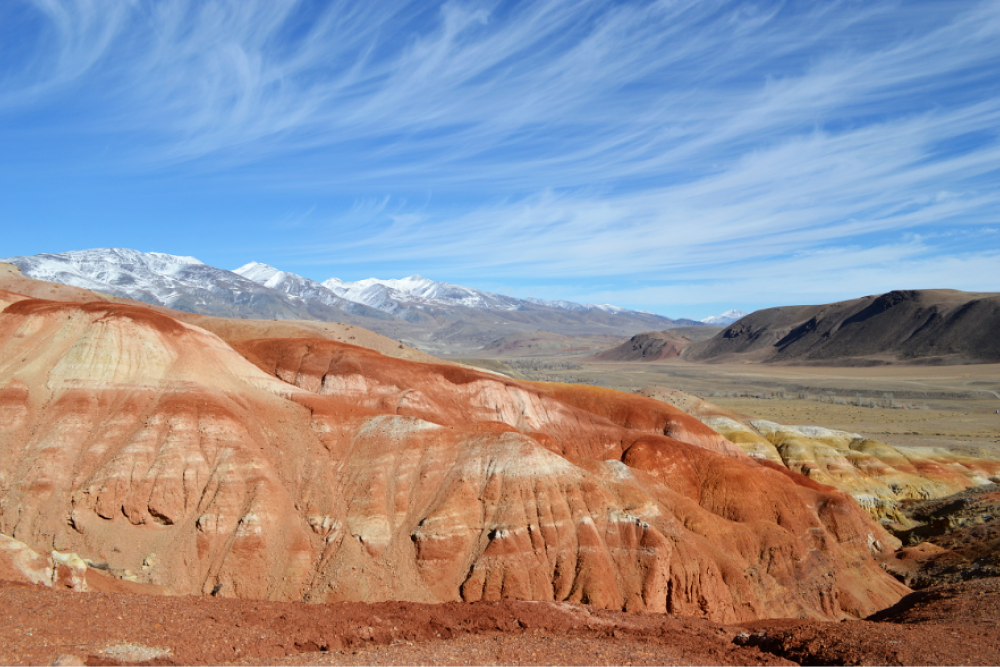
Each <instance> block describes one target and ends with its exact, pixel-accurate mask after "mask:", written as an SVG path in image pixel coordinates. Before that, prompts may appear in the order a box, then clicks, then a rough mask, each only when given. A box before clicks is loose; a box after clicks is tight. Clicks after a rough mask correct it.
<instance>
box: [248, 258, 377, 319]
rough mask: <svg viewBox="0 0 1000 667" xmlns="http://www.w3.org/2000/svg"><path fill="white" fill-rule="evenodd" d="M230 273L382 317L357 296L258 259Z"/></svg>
mask: <svg viewBox="0 0 1000 667" xmlns="http://www.w3.org/2000/svg"><path fill="white" fill-rule="evenodd" d="M233 273H235V274H237V275H239V276H243V277H244V278H246V279H247V280H252V281H254V282H255V283H257V284H259V285H263V286H264V287H269V288H271V289H274V290H278V291H279V292H284V293H285V294H288V295H289V296H294V297H298V298H299V299H303V300H305V301H315V302H317V303H322V304H325V305H327V306H333V307H334V308H340V309H341V310H346V311H347V312H350V313H356V314H358V315H365V316H368V317H382V312H383V311H381V309H379V308H372V307H371V306H369V305H367V304H365V303H364V302H362V301H359V300H357V299H346V298H344V297H342V296H340V295H338V294H337V293H336V292H335V291H334V290H331V289H329V288H328V287H326V286H325V285H323V284H322V283H319V282H316V281H315V280H310V279H309V278H305V277H303V276H300V275H298V274H295V273H288V272H287V271H281V270H279V269H276V268H274V267H273V266H269V265H267V264H261V263H260V262H250V263H249V264H244V265H243V266H241V267H240V268H238V269H235V270H234V271H233Z"/></svg>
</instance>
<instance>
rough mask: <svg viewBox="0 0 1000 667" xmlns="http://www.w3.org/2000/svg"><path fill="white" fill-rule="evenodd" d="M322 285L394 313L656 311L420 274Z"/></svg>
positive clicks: (331, 282) (335, 280)
mask: <svg viewBox="0 0 1000 667" xmlns="http://www.w3.org/2000/svg"><path fill="white" fill-rule="evenodd" d="M237 271H239V269H237ZM323 286H325V287H327V288H329V289H330V290H331V291H333V292H335V293H336V294H338V295H340V296H342V297H343V298H345V299H350V300H351V301H357V302H358V303H364V304H367V305H369V306H371V307H372V308H378V309H379V310H383V311H385V312H387V313H393V314H398V313H400V312H402V311H404V310H405V309H407V308H410V307H414V306H415V307H421V306H437V307H449V306H461V307H464V308H474V309H476V310H526V309H530V308H531V307H532V306H541V307H543V308H555V309H557V310H569V311H586V310H591V309H596V310H601V311H604V312H605V313H612V314H618V313H638V312H642V313H643V314H646V315H652V314H653V313H646V312H644V311H634V310H628V309H627V308H619V307H618V306H612V305H611V304H607V303H604V304H582V303H573V302H572V301H546V300H544V299H533V298H526V299H518V298H516V297H512V296H505V295H503V294H493V293H491V292H484V291H482V290H478V289H474V288H472V287H462V286H461V285H454V284H452V283H442V282H437V281H434V280H430V279H428V278H424V277H423V276H418V275H413V276H410V277H409V278H402V279H391V280H379V279H378V278H368V279H366V280H359V281H357V282H345V281H343V280H340V279H338V278H330V279H329V280H326V281H324V282H323Z"/></svg>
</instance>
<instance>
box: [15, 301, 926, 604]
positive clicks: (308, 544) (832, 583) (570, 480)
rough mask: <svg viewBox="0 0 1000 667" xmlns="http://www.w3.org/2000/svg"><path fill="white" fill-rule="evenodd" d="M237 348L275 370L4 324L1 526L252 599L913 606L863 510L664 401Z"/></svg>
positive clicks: (94, 335)
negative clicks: (889, 571)
mask: <svg viewBox="0 0 1000 667" xmlns="http://www.w3.org/2000/svg"><path fill="white" fill-rule="evenodd" d="M240 349H241V351H242V352H243V353H245V354H246V355H247V357H248V358H250V359H252V360H253V361H254V362H255V363H256V364H257V366H259V368H258V367H255V366H254V365H253V364H251V363H249V362H248V361H247V360H246V359H244V358H243V357H242V356H240V355H239V354H237V353H236V352H235V351H234V350H233V349H232V348H230V347H229V346H228V345H226V344H225V343H224V342H223V341H222V340H220V339H219V338H217V337H215V336H214V335H212V334H209V333H207V332H205V331H203V330H201V329H198V328H197V327H193V326H190V325H187V324H184V323H181V322H179V321H177V320H174V319H172V318H170V317H168V316H166V315H163V314H161V313H158V312H154V311H152V310H149V309H144V308H141V307H136V306H127V305H116V304H111V303H88V304H83V305H76V304H65V303H54V302H45V301H38V300H35V299H29V300H24V301H20V302H17V303H13V304H11V305H9V306H8V307H7V308H6V309H5V310H4V311H3V313H2V314H0V415H2V419H0V532H2V533H5V534H8V535H13V536H14V537H15V538H17V539H19V540H22V541H24V542H26V543H28V544H29V545H31V546H32V547H34V548H36V549H40V550H48V549H52V548H56V549H59V550H65V551H75V552H77V553H79V554H80V555H81V556H84V557H85V558H87V559H89V560H90V561H91V562H93V563H96V564H98V565H100V566H101V567H102V568H105V569H107V570H108V571H109V572H111V573H113V574H116V575H117V576H119V577H121V578H123V579H126V580H130V581H137V582H142V583H148V584H156V585H161V586H165V587H167V588H169V589H170V590H172V591H173V592H176V593H191V592H201V593H209V592H213V591H214V592H215V593H217V594H218V595H223V596H236V597H245V598H268V599H284V600H302V599H305V600H316V601H323V600H329V601H334V600H366V601H376V600H389V599H399V600H413V601H447V600H468V601H472V600H498V599H538V600H569V601H582V602H587V603H590V604H593V605H596V606H600V607H606V608H625V609H647V610H653V611H670V612H675V613H683V614H694V615H701V616H706V617H710V618H713V619H718V620H741V619H750V618H755V617H760V616H778V617H781V616H795V615H805V616H812V617H824V618H838V617H842V616H845V615H855V616H857V615H865V614H868V613H870V612H871V611H874V610H875V609H878V608H881V607H884V606H886V605H887V604H890V603H892V602H893V601H895V600H896V599H897V598H898V597H899V596H900V595H901V594H902V593H903V592H905V591H906V589H905V588H903V587H902V586H901V585H899V584H898V583H897V582H895V580H893V579H892V578H891V577H889V576H888V575H886V574H885V573H884V572H882V570H881V569H880V568H879V567H878V566H877V565H876V564H875V561H874V559H873V558H872V552H873V551H881V550H884V548H885V547H884V545H885V543H886V540H887V536H886V535H885V533H884V532H883V531H882V529H881V528H880V527H879V526H878V525H876V524H875V523H874V522H872V520H871V519H869V518H868V517H867V516H866V515H865V514H864V513H863V512H861V511H860V510H859V509H858V507H857V505H856V504H855V503H854V502H853V501H852V500H850V499H849V498H848V497H847V496H845V495H844V494H842V493H841V492H838V491H836V490H834V489H832V488H830V487H826V486H823V485H821V484H817V483H815V482H812V481H810V480H808V479H806V478H805V477H802V476H801V475H797V474H794V473H791V472H789V471H787V470H785V469H780V470H779V469H775V468H777V467H778V466H769V465H767V464H763V463H761V462H758V461H755V460H753V459H751V458H749V457H746V456H744V455H743V454H741V453H740V452H738V451H737V450H735V449H731V448H727V447H726V446H725V443H722V442H720V441H719V439H718V436H717V434H714V432H712V431H711V430H710V429H708V428H707V427H704V426H703V425H702V424H700V423H699V422H697V421H696V420H693V419H691V418H689V417H687V416H686V415H684V414H683V413H682V412H680V411H675V410H673V409H672V408H669V406H664V405H663V404H658V403H657V402H655V401H647V399H639V398H638V397H634V396H630V395H627V394H620V393H618V392H608V391H605V390H590V389H582V388H575V387H568V386H544V385H535V384H529V383H518V382H513V381H510V380H507V379H505V378H501V377H499V376H494V375H491V374H488V373H483V372H477V371H472V370H468V369H463V368H457V367H453V366H447V365H429V364H419V363H415V362H408V361H403V360H399V359H391V358H389V357H384V356H382V355H379V354H378V353H375V352H372V351H370V350H364V349H361V348H355V347H353V346H349V345H343V344H338V343H333V342H331V341H326V340H307V339H289V340H267V341H251V342H248V343H245V344H243V345H242V346H241V348H240ZM261 369H264V370H266V371H267V372H266V373H265V372H264V371H263V370H261ZM685 440H686V441H685Z"/></svg>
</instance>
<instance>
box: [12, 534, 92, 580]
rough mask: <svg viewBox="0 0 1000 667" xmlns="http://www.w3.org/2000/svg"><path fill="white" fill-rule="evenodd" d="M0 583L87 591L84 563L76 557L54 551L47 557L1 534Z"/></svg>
mask: <svg viewBox="0 0 1000 667" xmlns="http://www.w3.org/2000/svg"><path fill="white" fill-rule="evenodd" d="M0 580H3V581H17V582H23V583H26V584H40V585H42V586H48V587H49V588H59V589H69V590H72V591H79V592H82V591H86V590H87V564H86V563H85V562H84V561H83V559H81V558H80V557H79V556H77V555H76V554H73V553H62V552H59V551H53V552H51V553H50V554H49V555H47V556H46V555H43V554H40V553H38V552H37V551H35V550H34V549H32V548H31V547H29V546H28V545H27V544H25V543H24V542H21V541H19V540H15V539H13V538H10V537H7V536H6V535H0Z"/></svg>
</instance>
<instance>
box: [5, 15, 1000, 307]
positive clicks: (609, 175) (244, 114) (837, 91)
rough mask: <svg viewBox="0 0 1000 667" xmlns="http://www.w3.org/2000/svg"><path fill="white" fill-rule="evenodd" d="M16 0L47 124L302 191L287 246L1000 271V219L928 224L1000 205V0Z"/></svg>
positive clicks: (449, 258) (125, 151)
mask: <svg viewBox="0 0 1000 667" xmlns="http://www.w3.org/2000/svg"><path fill="white" fill-rule="evenodd" d="M12 7H13V9H12ZM0 21H3V23H0V30H2V29H3V28H2V26H3V25H5V24H6V25H10V26H16V27H19V28H20V29H21V30H20V32H19V34H22V35H28V37H27V38H22V39H20V40H17V41H15V42H14V43H12V44H9V45H8V46H6V47H0V49H3V50H4V52H5V53H7V54H8V55H9V56H10V57H9V58H6V60H7V61H8V62H9V63H13V64H11V65H8V66H7V67H6V68H4V69H2V70H0V77H2V78H0V81H2V82H3V83H4V85H3V89H2V90H3V91H4V92H0V113H4V112H5V110H6V112H7V113H22V114H23V113H24V112H25V111H26V110H39V109H43V110H44V109H51V108H53V105H56V104H59V103H60V102H65V101H66V100H67V99H72V100H73V103H74V104H75V105H77V106H78V107H79V109H80V110H81V112H80V113H79V114H77V115H76V116H71V115H67V116H65V117H57V118H55V119H54V120H49V121H47V122H50V123H53V124H54V125H57V126H59V127H60V128H61V129H62V130H63V131H70V132H76V133H79V134H81V135H87V136H99V137H103V136H109V137H116V138H119V139H121V140H122V145H125V146H127V147H126V148H121V149H119V150H117V152H116V153H115V154H114V155H113V159H114V160H117V161H118V162H117V163H114V164H112V165H111V166H110V167H108V169H111V170H114V169H115V168H118V169H120V170H121V171H122V172H123V173H124V172H126V171H130V170H139V171H140V172H142V173H149V174H156V173H169V174H170V175H171V177H172V178H184V177H188V176H190V177H192V178H193V177H197V178H199V179H206V178H207V179H215V180H216V181H217V182H219V183H222V184H224V185H225V187H226V188H229V189H234V190H239V188H249V189H252V190H254V191H260V190H265V191H269V192H274V193H276V195H275V196H276V197H277V196H280V197H284V198H286V199H287V198H289V197H292V198H294V197H300V198H301V201H302V203H301V204H300V205H298V206H297V208H296V209H295V210H297V211H298V212H299V213H289V214H288V215H287V216H284V218H287V219H295V220H296V221H297V222H296V229H297V230H302V231H305V230H308V231H309V234H310V238H309V242H308V243H303V244H296V243H290V242H283V243H280V244H275V243H271V242H268V243H266V244H261V245H260V247H261V249H266V252H268V253H270V255H271V257H272V259H271V261H272V262H278V263H280V262H281V260H284V261H285V262H287V263H290V264H292V265H293V266H292V267H291V268H294V267H295V266H302V267H310V266H311V267H313V270H317V271H318V270H320V269H319V268H317V267H320V266H327V267H329V268H328V270H327V273H330V274H332V273H338V274H343V273H344V270H343V268H344V267H347V268H348V269H349V270H357V271H363V270H364V267H366V266H375V265H378V266H396V267H400V270H403V271H421V272H424V273H430V274H433V275H434V276H435V277H439V278H444V279H450V280H465V281H472V282H476V281H477V280H478V281H482V282H489V281H491V280H513V279H516V278H518V277H523V276H535V277H538V278H541V279H545V280H551V281H553V283H555V282H558V281H563V282H565V281H569V280H572V281H576V284H577V286H578V287H579V290H578V292H579V295H580V296H583V297H585V296H586V292H587V290H588V289H591V290H595V291H594V294H595V295H596V294H597V293H598V291H601V290H603V292H601V293H606V292H607V290H606V289H605V286H606V285H608V284H610V283H614V281H620V282H621V284H622V285H626V284H628V285H632V284H635V283H637V282H638V283H642V284H643V285H644V287H643V288H642V289H643V290H646V292H643V293H644V294H652V293H653V292H652V291H650V290H655V289H657V287H656V284H657V281H659V284H660V285H661V287H662V289H663V292H662V294H673V293H675V292H674V291H672V290H673V289H674V288H672V287H670V285H671V284H673V281H678V280H689V281H701V282H700V283H699V284H702V285H703V286H704V289H706V290H708V289H712V290H717V291H718V292H720V293H722V292H724V291H725V289H726V284H727V283H726V282H725V281H723V282H719V281H718V280H716V278H714V277H718V276H726V275H729V274H728V271H729V269H730V268H731V267H732V266H739V267H741V269H740V270H741V275H746V273H747V272H749V273H751V274H753V275H756V276H760V277H761V281H756V282H754V284H758V283H759V287H756V288H755V290H757V292H755V294H757V295H758V297H759V301H758V302H759V303H765V302H768V301H774V302H780V301H781V293H782V290H783V289H784V290H787V289H788V288H787V283H788V280H790V276H793V275H797V273H796V272H798V271H800V270H801V269H802V268H803V266H802V264H801V262H802V261H803V260H802V258H803V257H809V258H813V259H812V260H809V261H807V262H806V264H807V265H808V266H810V267H812V269H813V271H815V272H819V273H817V275H820V273H822V275H823V276H826V277H825V278H817V280H824V281H825V282H826V283H831V282H832V281H833V280H834V279H833V276H834V275H836V272H837V270H836V269H834V268H833V267H832V266H831V265H829V263H827V262H824V261H820V259H821V258H824V257H831V256H838V257H839V256H841V255H843V256H852V257H855V258H862V257H868V256H870V255H871V253H870V252H867V251H865V249H866V248H872V249H874V248H877V249H879V252H880V253H881V255H882V256H883V257H887V258H888V257H897V259H898V261H899V264H900V269H899V270H898V271H897V272H896V273H895V274H894V275H896V276H897V277H898V278H899V279H900V280H901V281H902V280H906V279H907V276H906V274H905V271H907V270H909V271H912V272H913V274H912V275H911V276H909V279H910V280H916V279H917V278H918V277H919V276H921V275H927V271H926V266H925V264H926V262H927V261H930V260H931V259H933V258H935V257H937V258H940V259H941V260H942V262H943V263H948V262H952V261H957V260H958V258H961V257H966V258H972V257H975V258H978V259H976V260H975V262H974V264H975V266H976V267H978V268H977V269H976V271H978V272H979V273H978V274H977V275H975V276H972V275H971V274H970V279H969V280H965V281H964V282H963V284H966V283H967V284H968V285H980V286H983V287H982V288H986V287H989V286H990V285H993V289H996V288H997V287H996V281H995V279H993V282H992V283H991V282H990V279H989V278H988V277H987V276H988V273H989V272H985V273H984V272H982V271H981V269H982V267H983V266H984V264H983V263H984V262H986V263H988V262H989V261H991V259H990V258H993V259H995V258H996V253H993V254H990V253H991V252H992V251H993V250H997V249H998V247H1000V246H998V242H997V240H996V239H988V240H986V241H985V242H984V241H982V240H980V241H979V242H978V243H974V242H971V241H968V240H966V241H962V242H957V241H951V242H948V243H945V242H944V241H925V242H923V243H922V244H920V245H919V247H918V246H914V245H913V244H912V243H911V242H910V241H909V240H908V239H910V238H912V237H913V236H914V235H921V236H922V237H923V238H925V239H940V238H942V237H940V236H938V234H939V233H941V232H944V231H947V230H949V229H953V228H954V229H971V228H975V227H976V226H982V225H984V224H987V223H995V221H996V218H997V214H998V211H1000V205H998V201H997V200H998V193H997V189H996V183H997V182H998V181H1000V167H998V165H1000V141H998V131H997V129H996V128H998V127H1000V91H998V86H997V75H996V72H997V71H1000V5H997V4H996V3H995V2H976V1H971V0H970V1H959V0H951V1H948V2H942V1H933V0H929V1H921V2H912V3H911V2H908V3H901V2H894V1H880V2H857V1H855V0H839V1H834V2H828V3H815V4H814V3H805V4H799V3H785V2H776V1H774V2H759V3H745V2H731V1H728V2H727V1H723V0H700V1H695V0H675V1H672V2H665V1H664V2H656V1H646V0H636V1H634V2H607V1H597V0H536V1H529V2H499V1H498V2H492V3H471V2H444V3H434V4H431V3H417V2H406V1H403V0H397V1H390V0H386V2H381V3H377V5H376V4H374V3H355V2H346V1H345V2H337V1H332V2H329V3H324V4H315V3H305V2H294V1H288V2H270V1H260V2H254V1H252V0H246V1H245V2H240V3H225V2H187V1H181V0H178V1H174V2H158V3H152V2H142V1H139V0H136V1H135V2H131V3H100V2H82V1H81V2H72V3H70V2H65V3H64V2H58V1H57V0H33V1H30V2H28V1H25V2H21V3H17V4H8V5H5V6H4V8H3V9H0ZM60 96H61V97H60ZM15 131H16V128H15ZM115 164H117V165H118V166H117V167H115ZM333 195H336V196H337V197H340V198H341V199H342V198H343V197H344V196H348V197H351V196H354V197H356V203H355V204H354V205H353V206H350V205H348V206H347V207H346V208H345V207H343V205H342V204H336V205H334V204H330V203H324V198H328V197H331V196H333ZM338 207H339V208H338ZM304 210H308V211H310V213H309V214H308V215H306V216H302V215H301V211H304ZM296 216H298V217H296ZM300 218H301V219H300ZM220 224H221V223H220ZM229 224H232V225H237V224H238V221H231V222H230V223H229ZM276 226H278V227H280V226H281V225H280V224H278V225H276ZM285 227H286V228H287V224H285ZM963 238H964V237H963ZM984 243H985V245H986V246H987V247H985V248H984V247H983V244H984ZM893 249H895V250H893ZM900 249H906V250H905V253H904V255H905V261H904V256H897V255H896V252H897V251H900ZM970 261H971V260H970ZM922 262H924V263H922ZM869 263H870V262H867V263H865V265H868V264H869ZM843 265H844V263H843V262H842V261H841V263H840V266H843ZM851 265H852V266H855V268H854V269H852V270H853V271H857V272H858V273H857V274H856V275H868V276H869V277H870V278H871V279H872V280H875V279H876V277H875V275H874V274H872V273H870V272H869V273H864V272H863V270H862V268H860V267H861V265H860V264H858V262H854V263H853V264H851ZM960 265H961V264H957V265H956V266H960ZM970 266H972V265H971V264H970ZM352 267H353V268H352ZM997 268H998V269H1000V267H997ZM971 270H972V269H970V271H971ZM442 274H443V275H442ZM998 274H1000V271H996V272H994V275H998ZM951 275H955V274H951ZM781 276H785V277H784V279H782V277H781ZM317 277H322V276H317ZM764 277H767V280H766V281H764V280H763V278H764ZM762 281H763V282H762ZM783 282H784V284H782V283H783ZM838 284H840V285H844V286H845V287H844V290H846V289H847V287H846V285H848V284H851V285H853V284H854V283H853V282H852V283H849V282H847V281H842V280H840V281H838ZM766 285H771V287H770V288H768V287H767V286H766ZM624 290H625V288H624V287H622V288H621V289H620V290H619V291H620V292H622V293H624ZM610 293H618V292H616V291H615V288H612V289H611V292H610ZM635 293H636V294H638V292H635ZM541 296H544V295H541ZM723 296H724V294H720V300H721V299H722V297H723ZM834 296H835V295H834ZM845 296H846V295H845ZM644 298H647V302H648V303H657V304H666V303H667V302H665V301H663V300H662V299H654V298H653V297H652V296H648V297H644ZM589 300H599V299H597V298H596V296H595V298H591V299H589ZM630 303H633V304H635V305H641V303H639V302H637V301H635V300H634V299H633V300H630Z"/></svg>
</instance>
